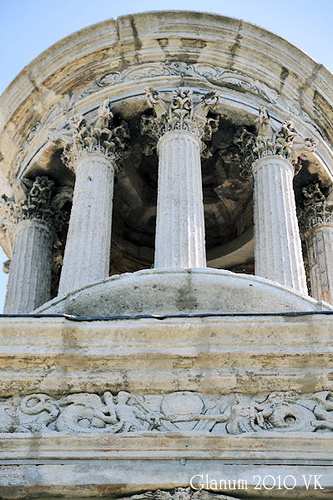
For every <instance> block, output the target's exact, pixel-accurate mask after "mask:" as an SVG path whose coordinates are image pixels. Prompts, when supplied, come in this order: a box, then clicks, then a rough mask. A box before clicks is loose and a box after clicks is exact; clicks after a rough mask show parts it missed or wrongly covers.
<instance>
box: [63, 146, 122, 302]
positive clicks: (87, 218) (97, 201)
mask: <svg viewBox="0 0 333 500" xmlns="http://www.w3.org/2000/svg"><path fill="white" fill-rule="evenodd" d="M113 182H114V165H113V164H112V163H111V161H110V160H109V159H108V158H107V157H105V156H103V155H101V154H93V153H90V154H87V155H85V156H83V157H82V158H81V159H80V160H79V163H78V166H77V173H76V183H75V190H74V198H73V208H72V212H71V219H70V225H69V231H68V237H67V243H66V249H65V255H64V265H63V268H62V273H61V278H60V284H59V291H58V295H64V294H65V293H67V292H69V291H71V290H75V289H77V288H81V287H83V286H85V285H88V284H90V283H93V282H94V281H98V280H101V279H103V278H106V277H107V276H108V274H109V265H110V246H111V220H112V199H113Z"/></svg>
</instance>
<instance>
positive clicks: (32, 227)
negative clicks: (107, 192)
mask: <svg viewBox="0 0 333 500" xmlns="http://www.w3.org/2000/svg"><path fill="white" fill-rule="evenodd" d="M57 198H58V195H57V190H56V189H55V184H54V182H53V181H52V180H51V179H49V178H48V177H47V176H45V175H43V176H37V177H36V178H35V179H34V180H32V179H28V178H23V179H18V180H16V181H14V182H13V197H12V198H8V197H7V196H3V197H2V201H1V204H0V205H1V206H0V210H1V213H2V219H1V224H2V226H1V229H2V231H4V232H8V233H11V234H12V238H13V251H12V260H11V265H10V273H9V281H8V287H7V296H6V301H5V307H4V312H6V313H26V312H31V311H32V310H34V309H35V308H37V307H39V306H40V305H42V304H43V303H45V302H47V301H48V300H49V299H50V298H51V297H50V294H51V279H52V275H51V265H52V245H53V241H54V238H55V235H56V232H57V231H60V230H61V228H62V226H63V224H64V223H66V222H67V220H68V218H67V216H68V214H66V212H65V211H63V210H61V209H60V207H59V205H58V204H57Z"/></svg>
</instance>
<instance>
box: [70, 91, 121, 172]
mask: <svg viewBox="0 0 333 500" xmlns="http://www.w3.org/2000/svg"><path fill="white" fill-rule="evenodd" d="M109 104H110V102H109V100H106V101H104V102H103V103H102V105H101V106H100V107H99V108H98V111H97V116H96V118H95V119H94V120H93V121H92V122H91V123H88V121H87V120H86V119H85V118H84V117H83V116H81V115H75V116H73V117H72V118H71V119H70V132H71V134H69V133H67V134H66V137H63V138H62V140H63V142H65V143H66V142H67V144H66V145H65V147H64V151H63V155H62V159H63V161H64V163H65V164H66V165H67V166H68V167H69V168H71V169H73V170H75V168H76V164H77V161H78V160H79V159H80V158H81V157H82V156H84V155H86V154H88V153H100V154H102V155H105V156H106V157H107V158H109V159H110V160H111V161H112V162H113V163H116V162H117V161H118V160H119V159H120V158H121V156H122V155H123V153H124V152H125V150H126V149H127V139H128V138H129V130H128V127H127V124H126V122H125V121H122V122H121V123H120V125H118V126H115V124H114V120H113V118H114V116H113V114H112V112H111V110H110V106H109ZM70 135H71V140H70V139H69V137H70ZM66 139H67V141H66Z"/></svg>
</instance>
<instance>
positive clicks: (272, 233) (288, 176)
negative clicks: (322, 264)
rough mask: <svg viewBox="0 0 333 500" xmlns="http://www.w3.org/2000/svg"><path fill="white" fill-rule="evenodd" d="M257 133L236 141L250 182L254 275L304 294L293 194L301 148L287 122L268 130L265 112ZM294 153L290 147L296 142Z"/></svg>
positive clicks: (307, 142) (306, 143)
mask: <svg viewBox="0 0 333 500" xmlns="http://www.w3.org/2000/svg"><path fill="white" fill-rule="evenodd" d="M256 123H257V134H256V135H254V134H251V133H250V132H249V131H246V130H243V132H242V134H241V136H240V138H239V139H237V141H236V142H237V143H238V144H239V145H240V146H241V149H243V154H244V172H245V171H246V168H247V167H250V171H251V172H252V174H253V180H254V193H253V196H254V258H255V273H256V275H257V276H262V277H263V278H267V279H269V280H271V281H276V282H277V283H280V284H281V285H283V286H286V287H289V288H293V289H294V290H296V291H298V292H300V293H302V294H304V295H307V286H306V277H305V269H304V263H303V256H302V247H301V239H300V234H299V227H298V222H297V215H296V204H295V196H294V190H293V177H294V174H295V162H296V160H297V158H298V156H299V154H300V152H301V151H302V148H304V150H307V151H308V150H310V148H312V147H313V142H312V141H311V140H310V139H305V140H304V141H303V142H304V145H303V142H302V140H301V139H299V136H298V134H297V132H296V130H295V129H294V127H293V124H292V123H291V122H285V123H284V124H283V125H282V127H281V128H280V129H279V130H278V131H275V132H274V131H273V129H272V127H271V124H270V119H269V115H268V112H267V111H266V110H265V109H264V108H260V110H259V118H258V119H257V122H256ZM296 137H297V138H298V149H297V152H296V150H294V149H293V143H294V140H295V138H296Z"/></svg>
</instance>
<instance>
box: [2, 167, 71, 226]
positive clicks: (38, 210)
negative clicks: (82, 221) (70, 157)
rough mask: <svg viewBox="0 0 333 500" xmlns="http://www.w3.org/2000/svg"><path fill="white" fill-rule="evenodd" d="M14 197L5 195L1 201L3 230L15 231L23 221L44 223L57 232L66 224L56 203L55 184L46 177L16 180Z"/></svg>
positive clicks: (13, 187)
mask: <svg viewBox="0 0 333 500" xmlns="http://www.w3.org/2000/svg"><path fill="white" fill-rule="evenodd" d="M12 191H13V193H12V196H11V197H8V196H6V195H3V196H2V198H1V200H0V213H1V220H0V224H1V229H2V231H6V230H7V229H13V227H14V226H15V224H18V223H19V222H21V221H22V220H36V221H44V222H46V223H47V224H49V225H50V227H52V228H53V229H55V230H58V229H59V228H60V226H62V224H63V223H65V222H66V220H65V219H66V214H65V213H64V214H63V213H62V212H61V211H60V210H59V208H58V207H57V206H56V204H55V203H54V201H55V199H56V197H55V196H54V195H55V184H54V182H53V181H52V180H51V179H49V177H47V176H46V175H41V176H37V177H35V179H33V180H31V179H28V178H23V179H16V180H15V181H13V182H12Z"/></svg>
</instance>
